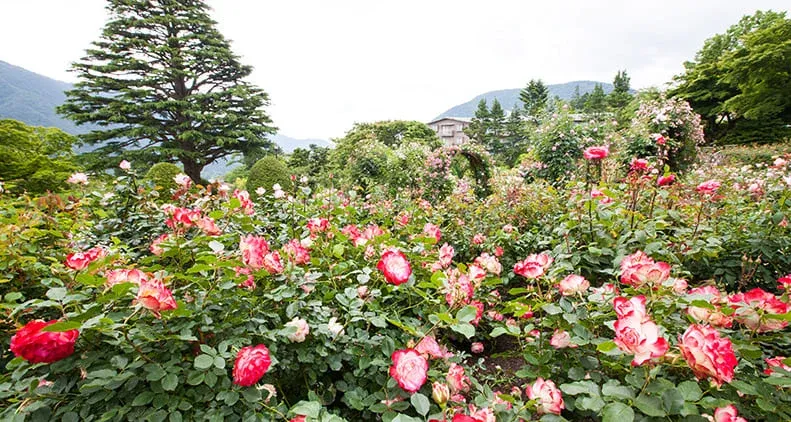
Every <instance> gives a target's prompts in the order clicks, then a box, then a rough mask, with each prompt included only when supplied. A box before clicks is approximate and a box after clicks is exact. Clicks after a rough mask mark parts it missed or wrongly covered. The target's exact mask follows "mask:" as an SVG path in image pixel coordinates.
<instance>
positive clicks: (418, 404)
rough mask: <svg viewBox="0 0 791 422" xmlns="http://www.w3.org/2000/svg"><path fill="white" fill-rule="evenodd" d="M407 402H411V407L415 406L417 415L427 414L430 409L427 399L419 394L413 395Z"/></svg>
mask: <svg viewBox="0 0 791 422" xmlns="http://www.w3.org/2000/svg"><path fill="white" fill-rule="evenodd" d="M409 401H410V402H412V406H415V410H417V413H419V414H420V415H423V416H426V415H427V414H428V410H429V407H431V403H430V402H429V401H428V397H426V396H424V395H423V394H420V393H415V394H412V397H410V398H409Z"/></svg>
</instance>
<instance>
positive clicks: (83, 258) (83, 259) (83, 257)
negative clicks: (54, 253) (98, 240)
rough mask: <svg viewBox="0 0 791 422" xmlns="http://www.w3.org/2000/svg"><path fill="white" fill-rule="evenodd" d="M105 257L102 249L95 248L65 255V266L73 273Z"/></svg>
mask: <svg viewBox="0 0 791 422" xmlns="http://www.w3.org/2000/svg"><path fill="white" fill-rule="evenodd" d="M105 255H106V252H105V251H104V249H102V248H100V247H98V246H96V247H94V248H91V249H88V250H87V251H85V252H74V253H70V254H68V255H66V262H65V264H66V266H67V267H69V268H71V269H72V270H75V271H81V270H84V269H85V268H87V267H88V265H90V263H91V262H93V261H96V260H97V259H99V258H101V257H103V256H105Z"/></svg>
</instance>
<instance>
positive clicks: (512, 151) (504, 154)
mask: <svg viewBox="0 0 791 422" xmlns="http://www.w3.org/2000/svg"><path fill="white" fill-rule="evenodd" d="M527 139H528V130H527V127H526V125H525V122H524V120H522V113H521V112H520V111H519V109H518V108H517V107H514V108H513V110H512V111H511V114H509V115H508V120H506V122H505V135H504V137H503V139H502V148H501V149H500V151H498V153H497V155H496V157H495V158H496V159H498V160H499V161H501V162H503V163H504V164H506V165H507V166H509V167H510V166H513V165H514V163H515V162H516V160H517V158H518V157H519V154H521V153H523V152H524V150H525V149H526V148H527V145H526V143H527Z"/></svg>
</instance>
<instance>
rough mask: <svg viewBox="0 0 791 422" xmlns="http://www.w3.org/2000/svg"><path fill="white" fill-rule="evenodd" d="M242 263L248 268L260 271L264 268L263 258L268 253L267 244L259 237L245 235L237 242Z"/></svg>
mask: <svg viewBox="0 0 791 422" xmlns="http://www.w3.org/2000/svg"><path fill="white" fill-rule="evenodd" d="M239 250H241V251H242V262H244V264H245V265H247V266H248V267H250V268H253V269H256V270H260V269H261V268H263V267H264V257H265V256H266V254H267V253H269V243H267V241H266V239H264V238H263V237H259V236H253V235H251V234H250V235H247V236H245V237H243V238H242V239H241V240H240V241H239Z"/></svg>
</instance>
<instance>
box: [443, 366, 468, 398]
mask: <svg viewBox="0 0 791 422" xmlns="http://www.w3.org/2000/svg"><path fill="white" fill-rule="evenodd" d="M445 381H447V382H448V386H450V392H451V393H452V394H457V393H464V392H467V391H469V390H470V378H469V377H467V375H465V374H464V367H462V366H461V365H458V364H455V363H451V364H450V368H448V374H447V375H445Z"/></svg>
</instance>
